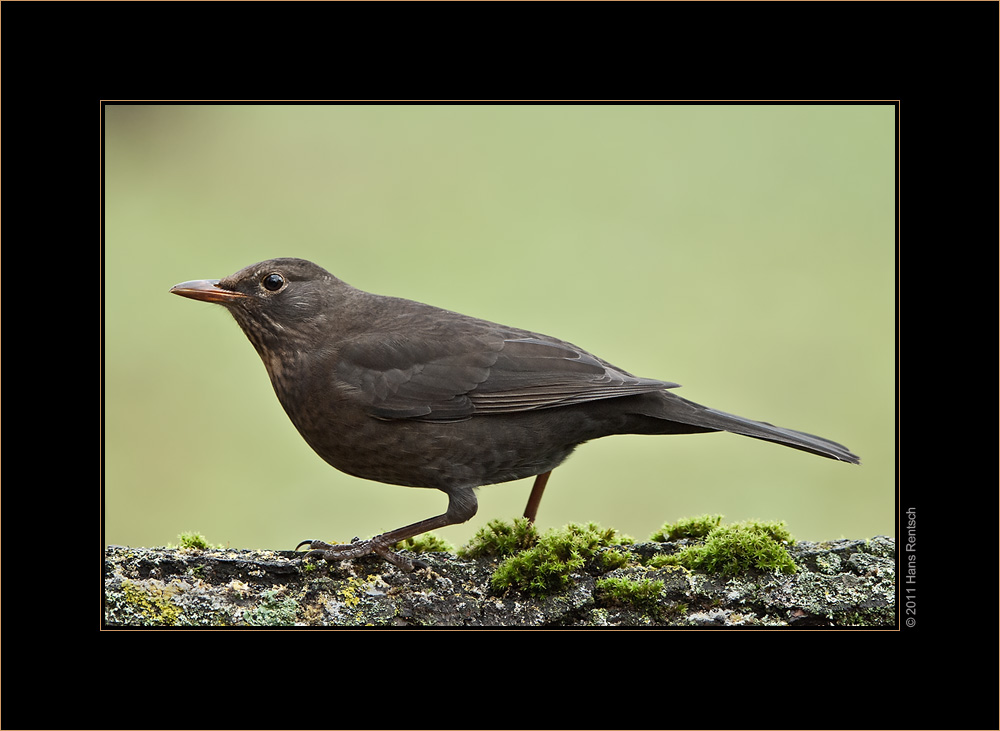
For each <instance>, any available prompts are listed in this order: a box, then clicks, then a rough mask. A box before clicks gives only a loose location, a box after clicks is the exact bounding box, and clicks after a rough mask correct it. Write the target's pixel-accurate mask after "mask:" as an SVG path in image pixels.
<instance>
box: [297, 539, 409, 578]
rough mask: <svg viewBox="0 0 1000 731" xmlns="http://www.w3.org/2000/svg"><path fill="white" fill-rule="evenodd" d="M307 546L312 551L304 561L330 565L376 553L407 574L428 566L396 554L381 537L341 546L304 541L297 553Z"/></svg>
mask: <svg viewBox="0 0 1000 731" xmlns="http://www.w3.org/2000/svg"><path fill="white" fill-rule="evenodd" d="M306 545H308V546H309V549H310V550H308V551H306V552H305V553H304V554H303V555H302V558H304V559H305V558H321V559H323V560H324V561H327V562H328V563H333V562H334V561H343V560H344V559H348V558H358V557H359V556H367V555H368V554H369V553H374V554H375V555H377V556H381V557H382V558H383V559H385V560H386V561H388V562H389V563H391V564H392V565H393V566H395V567H396V568H397V569H399V570H400V571H403V572H405V573H410V572H411V571H413V570H414V569H425V568H427V566H428V564H427V563H426V562H424V561H421V560H419V559H417V560H416V561H410V560H409V559H406V558H403V557H402V556H400V555H399V554H398V553H394V552H393V551H391V550H390V549H389V546H388V545H386V544H385V543H383V542H381V541H379V537H375V538H369V539H368V540H364V541H362V540H360V539H358V538H354V539H353V540H352V541H351V542H350V543H341V544H331V543H327V542H326V541H302V542H301V543H300V544H299V545H297V546H296V547H295V550H296V551H297V550H299V549H300V548H301V547H302V546H306Z"/></svg>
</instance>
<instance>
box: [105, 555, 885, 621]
mask: <svg viewBox="0 0 1000 731" xmlns="http://www.w3.org/2000/svg"><path fill="white" fill-rule="evenodd" d="M688 545H689V542H688V539H681V540H677V541H669V542H664V543H652V542H647V543H636V544H632V545H622V546H607V547H602V548H600V549H598V550H597V551H596V552H595V554H593V556H591V558H590V559H588V560H587V561H586V562H585V565H583V566H580V563H579V562H577V563H576V564H574V567H573V570H572V571H570V572H569V573H568V575H567V581H566V582H565V584H564V585H563V586H560V588H558V589H557V590H554V591H552V592H550V593H547V594H540V595H539V594H538V593H537V592H535V593H526V592H525V591H522V590H519V589H516V588H506V589H498V588H497V586H496V582H495V581H494V580H493V576H494V572H495V571H496V569H497V567H498V566H499V565H500V564H501V562H502V559H500V558H496V557H481V558H460V557H458V556H456V555H454V554H451V553H447V552H434V553H421V554H420V558H421V559H422V560H423V561H424V562H426V563H427V564H428V568H422V569H419V570H417V571H414V572H413V573H402V572H400V571H399V570H398V569H396V568H394V567H393V566H390V565H389V564H387V563H385V562H384V561H382V559H380V558H378V557H375V556H368V557H364V558H360V559H354V560H351V561H342V562H339V563H335V564H327V563H325V562H323V561H315V562H314V561H304V560H302V557H301V556H302V554H296V553H294V552H292V551H266V550H223V549H190V548H182V549H173V548H129V547H123V546H109V547H107V548H106V550H105V557H104V582H105V585H104V608H103V624H104V627H105V628H132V627H168V626H169V627H177V628H179V627H185V628H187V627H245V628H250V627H334V626H335V627H366V626H372V627H581V628H582V627H659V626H676V627H689V628H694V627H706V628H707V627H762V626H767V627H836V626H870V627H883V628H894V627H896V626H897V624H896V623H897V612H896V543H895V540H894V539H893V538H888V537H885V536H876V537H874V538H871V539H869V540H847V539H841V540H836V541H829V542H825V543H810V542H806V541H800V542H798V543H795V544H794V545H791V546H789V547H788V552H789V554H790V556H791V557H792V559H793V560H794V562H795V569H794V571H791V572H775V571H766V570H758V569H749V570H746V571H744V572H742V573H739V574H735V575H734V574H716V573H705V572H702V571H699V570H697V569H696V570H690V569H688V568H685V567H683V566H676V565H659V567H655V568H654V566H656V565H657V562H655V561H654V562H653V565H650V561H651V559H652V558H653V557H654V556H657V555H661V554H675V553H678V552H680V551H682V550H683V549H684V548H685V547H687V546H688ZM607 552H612V553H611V554H610V555H613V556H614V560H601V557H602V556H605V554H606V553H607Z"/></svg>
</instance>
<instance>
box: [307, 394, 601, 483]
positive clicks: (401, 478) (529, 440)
mask: <svg viewBox="0 0 1000 731" xmlns="http://www.w3.org/2000/svg"><path fill="white" fill-rule="evenodd" d="M345 411H346V412H347V413H342V414H340V417H339V418H338V415H337V413H336V411H334V410H331V411H325V410H319V411H317V413H315V414H313V415H306V416H305V418H302V417H300V418H296V417H294V416H293V417H292V421H293V423H295V426H296V427H297V428H298V430H299V432H300V433H301V434H302V436H303V438H304V439H305V440H306V442H307V443H308V444H309V446H310V447H312V448H313V450H315V452H316V453H317V454H318V455H319V456H320V457H322V458H323V459H324V460H326V461H327V462H328V463H329V464H331V465H333V466H334V467H336V468H337V469H338V470H340V471H342V472H346V473H347V474H350V475H354V476H356V477H363V478H365V479H369V480H376V481H378V482H386V483H390V484H395V485H407V486H410V487H431V488H437V489H443V490H447V489H449V488H452V487H458V486H479V485H488V484H493V483H497V482H507V481H509V480H517V479H521V478H524V477H531V476H533V475H537V474H541V473H542V472H547V471H548V470H551V469H553V468H555V467H556V466H558V465H559V464H560V463H561V462H562V461H563V460H565V459H566V457H568V456H569V454H570V452H572V451H573V449H574V448H575V447H576V445H577V444H579V443H580V442H582V441H585V440H586V439H588V438H590V437H589V436H587V435H585V434H583V433H581V431H580V430H579V429H569V430H567V429H565V428H563V429H561V430H554V429H553V427H554V426H555V425H554V424H553V423H552V422H551V420H547V419H545V418H539V415H538V414H539V412H534V413H532V412H526V413H523V414H500V415H491V416H475V417H473V418H471V419H467V420H465V421H456V422H430V421H418V420H411V419H399V420H382V419H376V418H374V417H370V416H368V415H362V414H358V413H356V412H354V413H351V412H352V411H353V410H350V409H348V410H345ZM290 416H291V415H290ZM548 416H549V417H551V412H550V413H549V414H548ZM557 435H562V436H557Z"/></svg>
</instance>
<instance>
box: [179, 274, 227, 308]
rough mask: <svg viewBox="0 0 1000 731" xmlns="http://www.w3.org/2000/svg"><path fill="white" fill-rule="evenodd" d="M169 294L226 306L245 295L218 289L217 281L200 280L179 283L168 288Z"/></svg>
mask: <svg viewBox="0 0 1000 731" xmlns="http://www.w3.org/2000/svg"><path fill="white" fill-rule="evenodd" d="M170 291H171V293H173V294H179V295H180V296H181V297H190V298H191V299H193V300H201V301H202V302H217V303H218V304H223V305H224V304H226V303H228V302H232V301H233V300H238V299H243V298H244V297H246V295H245V294H241V293H239V292H233V291H231V290H228V289H221V288H220V287H219V280H218V279H200V280H197V281H194V282H181V283H180V284H175V285H174V286H173V287H171V288H170Z"/></svg>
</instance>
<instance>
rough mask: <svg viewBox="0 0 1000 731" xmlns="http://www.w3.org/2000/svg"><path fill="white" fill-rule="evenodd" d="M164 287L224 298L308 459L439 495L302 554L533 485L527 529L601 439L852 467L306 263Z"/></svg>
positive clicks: (524, 334)
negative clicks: (682, 442) (717, 438)
mask: <svg viewBox="0 0 1000 731" xmlns="http://www.w3.org/2000/svg"><path fill="white" fill-rule="evenodd" d="M170 291H171V292H173V293H174V294H178V295H181V296H183V297H190V298H192V299H197V300H202V301H205V302H215V303H217V304H221V305H223V306H224V307H225V308H226V309H227V310H229V312H230V313H232V315H233V317H235V318H236V322H237V323H239V325H240V327H241V328H243V332H244V333H246V336H247V337H248V338H249V339H250V342H251V343H253V345H254V347H255V348H256V349H257V352H258V353H259V354H260V357H261V359H262V360H263V361H264V366H265V367H266V368H267V373H268V375H269V376H270V378H271V384H272V385H273V386H274V391H275V393H276V394H277V395H278V400H279V401H280V402H281V405H282V406H283V407H284V409H285V412H286V413H287V414H288V416H289V418H290V419H291V420H292V423H293V424H294V425H295V427H296V428H297V429H298V430H299V433H300V434H301V435H302V437H303V438H304V439H305V440H306V442H307V443H308V444H309V446H310V447H312V448H313V449H314V450H315V451H316V453H317V454H319V456H320V457H322V458H323V459H324V460H326V461H327V462H329V463H330V464H331V465H333V466H334V467H336V468H337V469H338V470H341V471H342V472H346V473H347V474H349V475H354V476H356V477H363V478H365V479H368V480H376V481H378V482H387V483H391V484H395V485H407V486H410V487H431V488H436V489H438V490H441V491H442V492H444V493H446V494H447V495H448V509H447V510H446V511H445V512H444V513H443V514H441V515H438V516H435V517H433V518H428V519H426V520H422V521H419V522H417V523H413V524H412V525H407V526H404V527H403V528H398V529H396V530H392V531H389V532H387V533H383V534H381V535H379V536H376V537H374V538H371V539H368V540H363V541H359V540H358V539H355V542H353V543H349V544H343V545H330V544H328V543H324V542H323V541H316V540H309V541H303V542H302V543H300V544H299V547H301V546H302V545H305V544H308V545H309V547H310V549H311V550H310V551H308V552H307V553H306V554H304V555H305V556H306V557H322V558H325V559H326V560H327V561H336V560H340V559H346V558H354V557H357V556H362V555H365V554H368V553H376V554H378V555H379V556H382V557H383V558H384V559H386V560H387V561H390V562H391V563H393V564H394V565H396V566H397V567H399V568H401V569H403V570H407V571H408V570H412V569H413V564H412V563H411V562H410V561H408V560H406V559H405V558H403V557H401V556H399V555H397V554H395V553H393V552H392V551H391V546H392V545H393V544H395V543H397V542H399V541H402V540H404V539H406V538H410V537H412V536H415V535H418V534H420V533H425V532H426V531H430V530H435V529H437V528H442V527H444V526H447V525H453V524H455V523H464V522H465V521H467V520H469V519H470V518H472V516H474V515H475V514H476V510H477V501H476V495H475V492H474V489H475V488H477V487H480V486H482V485H490V484H494V483H498V482H507V481H509V480H517V479H520V478H523V477H532V476H535V483H534V486H533V487H532V491H531V496H530V497H529V499H528V504H527V507H526V508H525V511H524V515H525V517H527V518H528V519H529V520H534V519H535V515H536V513H537V510H538V504H539V501H540V500H541V497H542V491H543V490H544V488H545V483H546V481H547V480H548V477H549V474H550V473H551V472H552V470H553V469H554V468H555V467H558V466H559V465H560V464H561V463H562V462H563V460H565V459H566V458H567V457H568V456H569V454H570V453H571V452H572V451H573V450H574V449H575V448H576V446H577V445H579V444H582V443H583V442H586V441H588V440H590V439H597V438H598V437H604V436H608V435H611V434H691V433H697V432H713V431H728V432H732V433H734V434H742V435H744V436H748V437H754V438H756V439H763V440H766V441H769V442H775V443H777V444H783V445H785V446H788V447H793V448H795V449H801V450H803V451H806V452H811V453H812V454H818V455H820V456H822V457H829V458H831V459H838V460H842V461H844V462H851V463H854V464H857V463H858V462H859V460H858V457H857V456H856V455H854V454H852V453H851V452H850V451H849V450H848V449H847V448H846V447H844V446H843V445H840V444H837V443H836V442H832V441H830V440H828V439H823V438H822V437H817V436H813V435H812V434H806V433H804V432H799V431H793V430H791V429H783V428H781V427H777V426H773V425H771V424H766V423H764V422H760V421H753V420H751V419H745V418H743V417H741V416H734V415H733V414H727V413H724V412H722V411H716V410H715V409H710V408H708V407H705V406H701V405H699V404H696V403H694V402H692V401H688V400H686V399H683V398H680V397H679V396H676V395H675V394H673V393H672V392H671V391H670V390H669V389H672V388H676V387H677V385H678V384H676V383H670V382H667V381H660V380H656V379H652V378H639V377H637V376H633V375H632V374H631V373H629V372H628V371H625V370H622V369H621V368H618V367H617V366H613V365H611V364H610V363H608V362H607V361H605V360H601V359H600V358H598V357H596V356H594V355H591V354H590V353H588V352H587V351H585V350H583V349H582V348H578V347H576V346H575V345H572V344H571V343H567V342H565V341H563V340H558V339H556V338H553V337H549V336H548V335H542V334H540V333H535V332H530V331H528V330H520V329H517V328H513V327H507V326H505V325H498V324H496V323H493V322H487V321H486V320H479V319H477V318H474V317H468V316H466V315H461V314H459V313H457V312H451V311H448V310H442V309H439V308H437V307H431V306H430V305H425V304H421V303H420V302H413V301H410V300H405V299H399V298H397V297H385V296H382V295H377V294H371V293H369V292H364V291H362V290H359V289H355V288H354V287H352V286H350V285H349V284H347V283H346V282H343V281H341V280H339V279H337V278H336V277H334V276H333V275H332V274H330V273H329V272H327V271H326V270H325V269H322V268H321V267H319V266H317V265H316V264H313V263H312V262H309V261H305V260H303V259H290V258H285V259H272V260H269V261H264V262H260V263H259V264H253V265H251V266H248V267H246V268H245V269H241V270H240V271H238V272H236V273H235V274H233V275H231V276H229V277H226V278H225V279H222V280H215V279H211V280H203V281H195V282H184V283H182V284H178V285H177V286H175V287H173V288H172V289H171V290H170Z"/></svg>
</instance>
